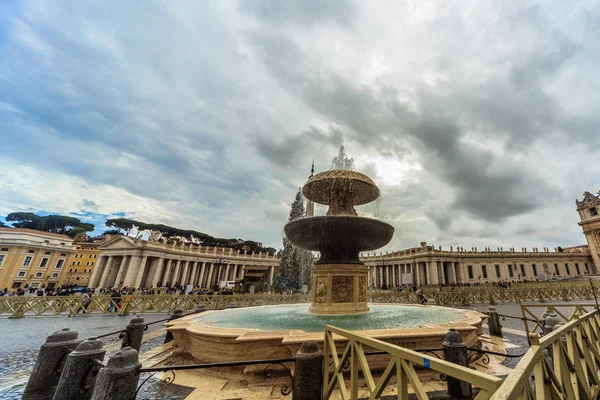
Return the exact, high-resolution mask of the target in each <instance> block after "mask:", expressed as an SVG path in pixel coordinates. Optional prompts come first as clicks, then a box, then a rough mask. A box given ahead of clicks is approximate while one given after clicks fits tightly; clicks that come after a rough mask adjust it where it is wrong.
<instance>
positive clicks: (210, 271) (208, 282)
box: [206, 263, 215, 289]
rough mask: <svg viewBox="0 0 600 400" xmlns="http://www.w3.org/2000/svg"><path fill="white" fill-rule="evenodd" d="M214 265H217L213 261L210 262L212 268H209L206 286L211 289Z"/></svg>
mask: <svg viewBox="0 0 600 400" xmlns="http://www.w3.org/2000/svg"><path fill="white" fill-rule="evenodd" d="M214 267H215V266H214V265H213V263H210V268H209V269H208V280H207V281H206V287H207V288H209V289H210V288H211V287H212V277H213V270H214Z"/></svg>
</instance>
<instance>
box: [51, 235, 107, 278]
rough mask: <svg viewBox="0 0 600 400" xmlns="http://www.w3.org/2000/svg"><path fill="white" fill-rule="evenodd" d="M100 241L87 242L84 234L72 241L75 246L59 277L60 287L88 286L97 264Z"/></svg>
mask: <svg viewBox="0 0 600 400" xmlns="http://www.w3.org/2000/svg"><path fill="white" fill-rule="evenodd" d="M102 243H103V242H102V241H94V242H88V241H87V235H86V234H85V233H81V234H78V235H77V236H76V237H75V240H73V245H75V246H76V249H75V253H73V254H72V255H71V256H70V257H69V260H68V261H67V265H66V266H65V272H64V273H63V274H62V275H61V281H60V285H61V286H62V285H77V286H88V285H89V281H90V277H91V276H92V273H93V272H94V268H95V267H96V265H97V264H98V257H99V256H100V250H99V249H98V247H99V246H100V245H101V244H102Z"/></svg>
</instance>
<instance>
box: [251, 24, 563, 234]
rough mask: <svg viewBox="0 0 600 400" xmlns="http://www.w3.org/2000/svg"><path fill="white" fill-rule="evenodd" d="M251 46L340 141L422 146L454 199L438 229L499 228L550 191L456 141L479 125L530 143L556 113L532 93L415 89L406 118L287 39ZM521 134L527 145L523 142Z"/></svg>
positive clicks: (518, 168) (396, 105) (391, 91)
mask: <svg viewBox="0 0 600 400" xmlns="http://www.w3.org/2000/svg"><path fill="white" fill-rule="evenodd" d="M253 40H254V44H255V45H256V46H257V48H258V49H259V51H260V54H261V55H262V56H263V60H264V63H265V65H266V66H267V68H269V69H270V70H271V71H272V73H273V75H274V76H275V77H277V78H278V79H279V80H280V83H281V84H282V85H283V86H284V87H287V88H288V90H289V91H290V93H295V94H298V95H300V96H301V97H302V99H303V100H304V102H305V105H306V106H308V107H310V108H312V109H313V110H314V111H315V112H317V113H319V114H320V115H322V117H323V118H324V119H325V120H331V121H334V122H335V123H336V124H338V125H339V126H340V127H341V128H340V129H341V130H342V131H343V132H344V135H345V136H346V137H351V138H352V139H353V140H355V141H357V142H359V143H361V144H363V145H364V146H365V147H366V148H369V149H371V150H375V151H378V150H379V149H383V150H384V151H386V152H387V153H389V152H396V151H397V152H398V153H397V154H399V155H401V154H402V148H401V145H400V144H401V142H402V139H403V138H406V137H413V138H416V139H417V140H418V141H419V142H420V143H421V146H420V152H421V155H422V156H424V157H425V158H426V160H427V162H426V163H425V164H426V167H427V168H428V170H429V171H430V172H431V173H433V174H434V175H436V176H437V177H438V178H439V179H440V180H441V181H444V182H446V183H447V184H448V185H450V186H451V187H452V188H453V192H454V193H453V194H454V196H453V198H449V199H447V200H448V201H447V204H448V205H449V206H450V208H449V209H447V210H444V211H445V212H441V213H438V214H436V213H431V214H430V217H431V218H432V219H433V220H434V221H435V222H436V224H438V226H439V227H440V228H446V227H447V226H448V225H449V221H448V218H447V217H446V216H445V215H444V213H447V212H449V211H451V210H460V211H465V212H467V213H468V214H469V215H471V216H473V217H475V218H480V219H483V220H486V221H489V222H500V221H502V220H504V219H506V218H508V217H511V216H514V215H520V214H523V213H527V212H530V211H532V210H534V209H536V208H537V207H539V206H540V204H541V203H542V202H541V201H540V199H541V198H545V199H546V200H548V198H549V197H551V196H552V190H553V188H552V187H551V186H550V185H548V184H547V183H546V182H544V181H543V180H542V179H541V178H540V177H538V176H537V174H536V173H535V172H534V171H532V170H530V169H528V168H527V166H526V165H524V164H522V163H521V162H518V161H516V160H514V159H513V158H511V157H510V156H509V155H506V154H503V155H500V154H495V153H493V152H491V151H488V150H482V149H481V148H478V146H475V145H474V144H471V143H468V142H466V141H464V140H463V139H464V137H465V135H466V131H467V130H470V129H473V128H474V127H475V128H476V127H478V126H479V127H480V128H481V127H483V129H484V130H486V129H485V127H487V130H493V131H494V132H495V133H496V134H497V135H498V136H502V135H504V136H507V137H511V136H513V137H515V138H521V139H522V140H523V141H525V142H526V144H531V143H532V141H533V140H534V139H535V138H536V137H538V136H539V135H541V134H542V133H543V131H544V130H543V129H541V127H545V128H546V129H551V128H554V127H553V119H552V114H553V112H555V109H556V106H555V104H554V102H553V101H552V99H551V98H549V97H548V96H547V95H545V94H544V93H543V91H541V90H539V88H537V89H533V88H532V89H530V91H529V92H528V93H525V94H522V93H515V91H516V88H514V87H512V88H511V87H510V86H511V84H510V82H508V83H507V82H503V83H502V84H497V83H496V82H488V83H486V84H485V85H483V86H481V85H474V87H468V86H461V87H460V88H451V89H453V90H454V92H450V93H451V94H450V95H446V96H443V95H442V96H439V95H436V94H435V93H432V92H429V91H428V89H427V88H426V87H421V89H420V90H419V92H418V93H416V95H415V96H414V97H413V100H414V101H415V102H417V104H418V105H419V107H417V109H418V110H419V111H412V110H410V109H409V106H408V105H407V104H402V103H400V102H398V101H397V98H398V93H399V90H398V89H397V88H395V87H393V85H392V84H390V83H386V84H384V85H381V87H371V86H366V85H362V86H361V85H359V84H357V83H356V82H352V81H350V80H347V79H345V78H343V77H341V76H339V75H336V74H334V73H332V72H323V71H318V70H316V69H315V67H314V66H313V65H311V64H310V63H309V62H307V61H306V60H307V57H306V56H305V55H304V54H302V52H301V51H300V50H299V47H298V46H296V45H295V43H294V41H293V40H292V39H291V38H289V37H288V38H286V37H284V36H282V35H280V36H278V37H276V38H274V37H272V36H269V35H259V36H255V37H254V38H253ZM298 82H301V83H302V84H301V85H298ZM484 92H485V94H486V96H485V97H484V96H482V94H483V93H484ZM507 97H508V98H507ZM475 98H477V100H478V101H475V100H474V99H475ZM511 98H512V99H513V100H515V101H510V100H511ZM465 99H469V100H471V101H465ZM479 100H481V101H479ZM507 100H509V101H507ZM459 107H464V108H465V109H466V110H463V109H462V108H459ZM528 135H529V136H531V137H530V138H529V139H527V140H525V139H523V138H525V137H527V136H528ZM297 140H298V139H297V138H296V139H292V141H297ZM285 148H286V149H287V150H288V151H286V152H280V154H281V155H282V157H281V158H278V159H274V160H273V161H274V162H275V163H278V164H281V163H282V162H285V160H286V158H289V157H293V155H292V154H293V150H292V149H293V147H292V146H288V145H286V146H285ZM292 159H293V158H292Z"/></svg>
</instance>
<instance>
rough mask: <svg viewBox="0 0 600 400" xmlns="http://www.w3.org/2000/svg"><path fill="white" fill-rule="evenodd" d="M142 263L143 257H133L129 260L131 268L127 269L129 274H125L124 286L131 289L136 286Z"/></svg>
mask: <svg viewBox="0 0 600 400" xmlns="http://www.w3.org/2000/svg"><path fill="white" fill-rule="evenodd" d="M141 261H142V257H140V256H131V260H129V267H127V273H126V274H125V279H124V280H123V286H127V287H131V286H133V285H134V284H135V278H136V276H137V273H138V269H139V267H140V263H141Z"/></svg>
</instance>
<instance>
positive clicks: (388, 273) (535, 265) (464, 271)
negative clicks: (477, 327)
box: [363, 255, 593, 288]
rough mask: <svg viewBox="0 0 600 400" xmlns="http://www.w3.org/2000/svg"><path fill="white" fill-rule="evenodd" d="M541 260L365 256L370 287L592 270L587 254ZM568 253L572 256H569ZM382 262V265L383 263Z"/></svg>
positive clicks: (565, 274)
mask: <svg viewBox="0 0 600 400" xmlns="http://www.w3.org/2000/svg"><path fill="white" fill-rule="evenodd" d="M570 256H572V255H566V256H565V258H563V259H562V260H561V259H558V258H556V259H550V258H548V259H547V260H540V259H539V258H531V259H528V260H527V259H515V260H507V259H502V258H497V259H494V258H491V257H490V258H488V259H487V260H468V259H463V260H461V261H442V260H437V261H419V260H416V261H415V260H414V259H413V260H412V261H410V262H406V263H402V262H401V261H402V260H398V261H396V260H384V259H379V260H377V261H375V262H376V264H375V265H373V264H371V263H372V262H373V261H371V262H369V260H363V261H365V262H366V264H367V265H368V266H369V269H370V273H369V287H371V288H382V287H388V288H394V287H400V286H406V285H408V286H413V285H417V286H426V285H450V284H455V283H458V284H462V283H472V284H476V283H485V282H498V281H504V282H523V281H536V280H538V278H539V276H540V275H539V274H540V273H544V274H545V275H546V278H545V279H552V278H553V277H562V278H571V277H576V276H584V275H589V274H591V273H593V271H591V270H590V267H591V264H590V263H589V262H586V261H588V260H586V258H585V257H573V258H572V257H570ZM566 257H569V258H566ZM382 264H383V265H382Z"/></svg>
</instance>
